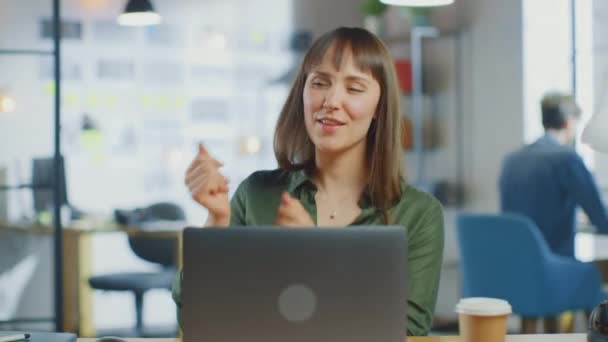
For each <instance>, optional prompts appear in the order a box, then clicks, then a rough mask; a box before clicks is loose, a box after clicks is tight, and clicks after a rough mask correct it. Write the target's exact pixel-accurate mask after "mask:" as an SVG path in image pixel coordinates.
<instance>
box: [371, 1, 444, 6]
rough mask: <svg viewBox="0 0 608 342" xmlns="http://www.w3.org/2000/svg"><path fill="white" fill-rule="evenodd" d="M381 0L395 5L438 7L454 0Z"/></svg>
mask: <svg viewBox="0 0 608 342" xmlns="http://www.w3.org/2000/svg"><path fill="white" fill-rule="evenodd" d="M380 2H382V3H384V4H387V5H393V6H406V7H437V6H446V5H450V4H452V3H453V2H454V0H380Z"/></svg>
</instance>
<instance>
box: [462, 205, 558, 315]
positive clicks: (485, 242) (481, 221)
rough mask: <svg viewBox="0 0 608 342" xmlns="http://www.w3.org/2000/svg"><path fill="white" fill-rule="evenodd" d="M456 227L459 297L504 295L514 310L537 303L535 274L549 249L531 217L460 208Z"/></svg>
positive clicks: (538, 273)
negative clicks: (463, 212) (460, 294)
mask: <svg viewBox="0 0 608 342" xmlns="http://www.w3.org/2000/svg"><path fill="white" fill-rule="evenodd" d="M457 229H458V240H459V247H460V248H459V249H460V251H459V252H460V271H461V283H462V292H463V296H464V297H495V298H501V299H505V300H507V301H509V302H510V304H511V305H512V307H513V311H514V312H515V313H521V312H522V310H523V311H524V312H525V310H526V309H525V308H526V307H530V306H537V305H542V303H540V301H541V300H542V298H544V297H543V296H542V295H541V294H542V291H543V289H542V287H541V286H540V285H539V284H543V282H541V281H539V278H540V277H542V276H543V272H542V269H543V263H544V259H545V258H547V256H548V255H549V253H550V251H549V247H548V246H547V244H546V242H545V241H544V240H543V238H542V236H541V235H540V232H539V231H538V229H537V227H536V226H535V224H534V223H533V222H532V221H531V220H530V219H528V218H526V217H524V216H520V215H516V214H497V215H483V214H462V215H460V216H459V217H458V219H457Z"/></svg>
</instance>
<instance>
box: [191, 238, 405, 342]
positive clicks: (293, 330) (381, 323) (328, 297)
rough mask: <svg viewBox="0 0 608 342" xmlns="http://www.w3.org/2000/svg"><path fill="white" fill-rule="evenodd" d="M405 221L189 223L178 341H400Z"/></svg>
mask: <svg viewBox="0 0 608 342" xmlns="http://www.w3.org/2000/svg"><path fill="white" fill-rule="evenodd" d="M406 249H407V243H406V235H405V230H404V228H403V227H396V226H395V227H391V226H368V227H364V226H361V227H356V228H355V227H352V228H338V229H336V228H307V229H300V228H289V229H287V228H269V227H248V228H229V229H226V228H217V229H216V228H204V229H200V228H187V229H186V230H185V231H184V270H183V271H184V272H183V283H182V323H183V329H184V342H194V341H197V342H198V341H205V342H216V341H218V342H219V341H222V342H224V341H231V342H239V341H243V342H244V341H247V342H252V341H264V342H273V341H281V342H283V341H291V342H297V341H307V342H309V341H321V342H323V341H332V342H340V341H348V342H357V341H383V342H384V341H386V342H392V341H395V342H396V341H399V342H403V341H404V340H405V334H406V321H407V318H406V305H407V302H406V290H407V279H406V264H407V256H406V254H407V251H406Z"/></svg>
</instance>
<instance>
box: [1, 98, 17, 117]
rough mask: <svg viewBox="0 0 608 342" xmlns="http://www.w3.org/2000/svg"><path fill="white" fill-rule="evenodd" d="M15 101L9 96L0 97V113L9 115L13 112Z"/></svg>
mask: <svg viewBox="0 0 608 342" xmlns="http://www.w3.org/2000/svg"><path fill="white" fill-rule="evenodd" d="M16 106H17V105H16V103H15V100H14V99H13V98H12V97H10V96H0V112H4V113H10V112H13V111H15V108H16Z"/></svg>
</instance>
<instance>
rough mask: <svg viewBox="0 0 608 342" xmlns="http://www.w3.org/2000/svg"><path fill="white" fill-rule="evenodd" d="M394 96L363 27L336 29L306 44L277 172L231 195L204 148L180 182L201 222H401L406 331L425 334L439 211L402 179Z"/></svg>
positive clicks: (278, 143) (439, 238) (388, 67)
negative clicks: (203, 216)
mask: <svg viewBox="0 0 608 342" xmlns="http://www.w3.org/2000/svg"><path fill="white" fill-rule="evenodd" d="M399 98H400V96H399V88H398V84H397V79H396V74H395V70H394V65H393V59H392V57H391V56H390V54H389V52H388V51H387V49H386V47H385V46H384V45H383V44H382V42H381V41H380V40H379V39H378V38H376V37H375V36H374V35H373V34H371V33H369V32H368V31H365V30H363V29H360V28H338V29H336V30H334V31H331V32H329V33H326V34H325V35H323V36H321V37H320V38H319V39H318V40H317V41H316V42H315V43H314V44H313V45H312V47H311V48H310V50H309V51H308V53H307V54H306V56H305V58H304V61H303V63H302V65H301V67H300V70H299V72H298V75H297V78H296V79H295V81H294V84H293V86H292V88H291V91H290V93H289V96H288V98H287V101H286V102H285V105H284V106H283V109H282V111H281V115H280V117H279V120H278V123H277V127H276V132H275V137H274V151H275V156H276V159H277V161H278V164H279V169H277V170H273V171H258V172H255V173H253V174H252V175H251V176H249V177H248V178H247V179H245V180H244V181H243V182H242V183H241V184H240V185H239V187H238V188H237V190H236V193H235V194H234V196H233V198H232V200H231V201H229V200H228V182H227V180H226V178H224V176H223V175H222V174H221V173H220V171H219V168H220V167H221V165H222V164H221V163H220V162H218V161H217V160H215V159H213V158H212V157H210V155H209V153H207V151H206V150H205V148H204V147H203V146H202V145H201V146H199V153H198V155H197V156H196V157H195V158H194V160H193V162H192V164H191V165H190V167H189V168H188V171H187V172H186V180H185V182H186V185H187V186H188V188H189V190H190V192H191V193H192V197H193V198H194V199H195V200H196V201H197V202H198V203H200V204H201V205H202V206H203V207H205V208H207V210H208V211H209V218H208V220H207V223H206V226H214V227H218V226H243V225H271V224H274V225H279V226H287V227H313V226H321V227H329V226H340V227H344V226H351V225H371V224H392V225H402V226H404V227H407V235H408V281H409V288H408V304H409V305H408V317H407V319H408V323H407V329H408V334H410V335H426V334H427V333H428V331H429V328H430V326H431V321H432V317H433V310H434V307H435V302H436V298H437V288H438V285H439V273H440V267H441V259H442V252H443V215H442V209H441V206H440V204H439V203H438V202H437V201H436V200H435V199H433V198H432V197H431V196H430V195H428V194H426V193H424V192H421V191H418V190H416V189H414V188H413V187H411V186H409V185H407V184H406V183H405V181H404V178H403V174H402V151H401V145H400V108H399V102H400V101H399ZM177 285H178V286H176V289H177V290H179V284H177ZM174 297H175V299H176V302H177V303H178V305H179V304H180V302H179V293H178V292H177V293H175V294H174Z"/></svg>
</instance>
